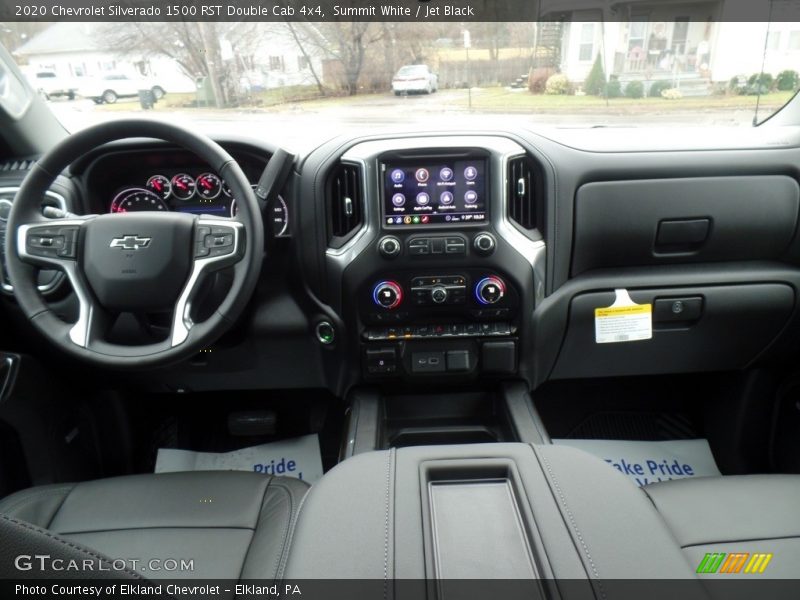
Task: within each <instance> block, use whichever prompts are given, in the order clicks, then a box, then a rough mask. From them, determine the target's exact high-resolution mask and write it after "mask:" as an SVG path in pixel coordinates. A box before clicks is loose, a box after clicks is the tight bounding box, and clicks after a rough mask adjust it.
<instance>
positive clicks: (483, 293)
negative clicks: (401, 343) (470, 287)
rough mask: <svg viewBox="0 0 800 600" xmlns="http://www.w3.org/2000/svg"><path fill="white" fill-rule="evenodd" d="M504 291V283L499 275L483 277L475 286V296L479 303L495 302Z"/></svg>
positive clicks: (503, 294) (501, 297) (498, 300)
mask: <svg viewBox="0 0 800 600" xmlns="http://www.w3.org/2000/svg"><path fill="white" fill-rule="evenodd" d="M505 293H506V284H505V283H503V280H502V279H500V278H499V277H494V276H492V277H485V278H483V279H481V280H480V281H479V282H478V284H477V285H476V286H475V298H476V299H477V300H478V302H480V303H481V304H496V303H497V302H500V300H502V299H503V296H505Z"/></svg>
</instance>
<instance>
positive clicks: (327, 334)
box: [316, 321, 336, 346]
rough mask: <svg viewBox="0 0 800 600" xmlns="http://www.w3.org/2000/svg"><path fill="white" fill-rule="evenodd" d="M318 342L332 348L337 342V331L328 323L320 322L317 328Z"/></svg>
mask: <svg viewBox="0 0 800 600" xmlns="http://www.w3.org/2000/svg"><path fill="white" fill-rule="evenodd" d="M316 333H317V340H318V341H319V343H320V344H322V345H323V346H330V345H331V344H333V342H334V341H336V330H335V329H334V328H333V325H331V324H330V323H329V322H328V321H320V322H319V323H317V327H316Z"/></svg>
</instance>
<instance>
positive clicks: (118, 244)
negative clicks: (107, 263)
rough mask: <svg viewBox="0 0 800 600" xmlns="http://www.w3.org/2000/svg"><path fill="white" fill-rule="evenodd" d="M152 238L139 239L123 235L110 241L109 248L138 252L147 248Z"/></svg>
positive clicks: (134, 236)
mask: <svg viewBox="0 0 800 600" xmlns="http://www.w3.org/2000/svg"><path fill="white" fill-rule="evenodd" d="M152 239H153V238H146V237H139V236H138V235H125V236H122V237H118V238H114V239H113V240H111V245H110V246H109V247H110V248H122V249H123V250H139V249H141V248H147V247H148V246H149V245H150V241H151V240H152Z"/></svg>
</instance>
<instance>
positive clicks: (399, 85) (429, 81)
mask: <svg viewBox="0 0 800 600" xmlns="http://www.w3.org/2000/svg"><path fill="white" fill-rule="evenodd" d="M438 89H439V76H438V75H436V73H434V72H433V71H431V70H430V68H429V67H428V65H406V66H404V67H400V70H399V71H398V72H397V74H396V75H395V76H394V77H393V78H392V91H393V92H394V95H395V96H399V95H400V94H409V93H413V92H416V93H420V94H432V93H434V92H435V91H437V90H438Z"/></svg>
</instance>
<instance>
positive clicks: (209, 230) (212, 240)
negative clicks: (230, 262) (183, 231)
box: [194, 225, 236, 258]
mask: <svg viewBox="0 0 800 600" xmlns="http://www.w3.org/2000/svg"><path fill="white" fill-rule="evenodd" d="M235 246H236V233H235V231H234V229H233V228H232V227H228V226H226V225H213V226H204V225H200V226H198V227H197V228H196V235H195V244H194V257H195V258H218V257H220V256H227V255H229V254H233V252H234V250H235Z"/></svg>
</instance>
